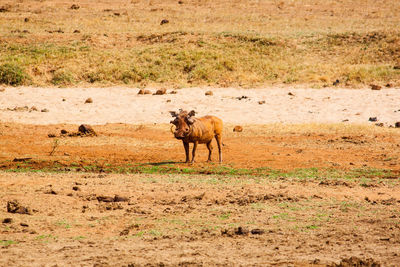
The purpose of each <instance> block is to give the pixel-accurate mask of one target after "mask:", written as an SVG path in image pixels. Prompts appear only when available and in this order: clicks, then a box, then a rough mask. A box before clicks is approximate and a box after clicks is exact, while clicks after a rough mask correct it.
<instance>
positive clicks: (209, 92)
mask: <svg viewBox="0 0 400 267" xmlns="http://www.w3.org/2000/svg"><path fill="white" fill-rule="evenodd" d="M205 95H210V96H211V95H214V93H213V91H207V92H206V93H205Z"/></svg>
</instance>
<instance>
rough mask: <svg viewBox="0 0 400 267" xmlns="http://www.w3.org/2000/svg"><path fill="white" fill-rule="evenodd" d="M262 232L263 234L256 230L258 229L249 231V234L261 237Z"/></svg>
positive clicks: (260, 230) (262, 231) (261, 231)
mask: <svg viewBox="0 0 400 267" xmlns="http://www.w3.org/2000/svg"><path fill="white" fill-rule="evenodd" d="M264 232H265V231H264V230H262V229H258V228H256V229H253V230H251V231H250V233H251V234H252V235H262V234H264Z"/></svg>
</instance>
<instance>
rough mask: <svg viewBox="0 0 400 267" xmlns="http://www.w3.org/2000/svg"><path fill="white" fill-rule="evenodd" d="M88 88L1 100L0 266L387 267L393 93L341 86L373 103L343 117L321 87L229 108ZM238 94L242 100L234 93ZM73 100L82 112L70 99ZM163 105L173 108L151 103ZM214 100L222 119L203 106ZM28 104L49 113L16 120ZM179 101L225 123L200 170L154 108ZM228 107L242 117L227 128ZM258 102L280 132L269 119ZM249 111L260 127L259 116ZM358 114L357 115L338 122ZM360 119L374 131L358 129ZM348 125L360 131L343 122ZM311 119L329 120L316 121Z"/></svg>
mask: <svg viewBox="0 0 400 267" xmlns="http://www.w3.org/2000/svg"><path fill="white" fill-rule="evenodd" d="M28 89H31V90H32V94H28V93H27V90H28ZM48 90H50V89H48ZM99 90H100V91H101V89H97V90H95V89H91V90H87V91H85V90H84V91H82V93H81V94H79V93H78V91H79V89H65V91H63V89H54V91H46V90H42V91H41V89H39V88H18V89H16V88H7V89H6V90H5V91H4V92H2V96H3V98H2V99H1V107H0V109H1V111H0V115H1V117H0V118H1V122H0V168H1V172H0V247H1V248H0V251H1V255H2V257H1V258H0V265H1V266H28V265H29V266H43V265H44V266H55V265H57V266H77V265H81V266H145V265H146V266H176V265H181V266H200V265H206V266H210V265H220V266H227V265H231V266H238V265H242V266H248V265H252V266H266V265H267V266H269V265H279V266H288V265H289V266H311V265H312V266H355V265H357V264H358V265H357V266H378V265H377V264H382V265H383V266H396V265H397V263H398V262H399V261H400V254H399V251H400V245H399V244H400V236H399V216H400V210H399V205H400V185H399V176H400V162H399V160H400V149H399V146H400V131H399V129H398V128H390V127H389V125H392V124H393V123H394V121H395V120H396V119H397V118H396V115H397V114H398V113H397V112H394V111H396V104H397V103H396V102H395V98H396V97H397V94H398V91H397V89H390V90H388V91H383V90H382V91H379V92H372V91H370V90H359V91H351V90H348V91H343V94H344V95H346V94H348V95H347V96H349V95H352V96H353V98H352V99H355V95H356V94H358V95H359V98H358V99H357V100H358V101H359V102H358V103H363V101H372V100H377V99H379V101H380V102H379V101H376V102H375V103H374V104H372V105H371V109H368V108H367V107H366V106H363V107H360V108H359V109H357V108H355V106H354V105H355V104H354V103H353V102H352V101H345V100H346V97H342V96H341V94H339V92H337V91H335V90H326V91H315V90H314V91H312V90H311V91H310V89H308V90H307V89H299V90H295V89H291V90H288V89H271V90H260V91H257V90H248V91H241V90H237V91H234V90H233V89H232V91H229V90H227V91H226V92H227V94H228V93H229V95H230V98H224V96H223V95H224V93H223V92H222V91H219V90H215V94H214V96H212V97H206V96H204V90H200V89H196V90H197V91H196V90H193V91H191V89H187V91H186V90H179V91H178V94H177V95H164V96H152V95H147V96H138V95H136V90H134V91H133V89H122V88H113V89H107V90H105V91H103V92H98V91H99ZM129 90H130V91H129ZM289 91H290V92H291V93H292V94H293V95H292V96H290V95H288V92H289ZM87 92H90V94H87ZM121 92H126V93H127V95H123V94H122V93H121ZM233 92H235V94H234V93H233ZM257 92H258V94H257ZM313 92H315V94H314V93H313ZM61 93H62V94H61ZM118 93H121V95H120V97H119V98H118V97H117V95H118ZM244 93H246V95H248V96H249V98H244V99H241V100H238V99H237V98H236V97H237V96H241V95H244ZM102 94H103V95H102ZM193 94H197V95H198V97H193ZM101 95H102V97H100V96H101ZM266 95H268V96H266ZM306 95H310V97H309V98H311V99H307V98H306ZM28 96H29V97H28ZM107 96H108V101H107ZM121 96H124V97H121ZM178 96H180V97H178ZM361 96H364V97H361ZM64 97H65V99H66V101H62V98H64ZM87 97H92V100H93V103H88V104H85V103H84V102H85V99H86V98H87ZM326 97H329V99H327V100H329V105H327V104H324V103H325V102H324V101H323V99H324V98H326ZM166 98H168V99H169V98H171V100H172V101H174V102H173V103H174V104H171V106H163V105H164V104H163V103H164V102H165V101H166ZM115 99H120V100H121V101H122V102H121V104H120V105H118V103H116V101H115ZM221 99H222V100H223V101H226V107H225V109H223V105H220V106H218V105H216V106H215V107H213V108H209V109H206V108H204V107H206V103H207V101H209V103H211V102H212V103H218V102H219V101H222V100H221ZM259 99H265V100H266V104H263V105H259V104H258V101H259ZM285 99H286V100H285ZM296 100H297V101H296ZM243 101H244V102H243ZM308 101H310V102H311V103H312V104H311V105H310V104H309V103H308ZM64 102H68V105H65V106H64V107H63V106H62V105H64V104H63V103H64ZM129 102H133V103H134V105H133V107H131V106H129V105H128V103H129ZM354 102H355V103H356V102H357V101H354ZM285 103H286V108H285V109H283V107H284V106H285ZM168 104H170V103H168ZM25 105H26V106H28V110H27V109H26V108H24V106H25ZM32 105H36V106H38V107H37V108H38V109H39V110H40V109H42V108H47V109H49V112H40V111H31V112H30V111H29V109H31V106H32ZM181 105H182V106H183V107H184V108H185V107H189V106H193V107H195V108H196V109H198V110H200V111H201V112H206V111H209V112H210V114H213V113H216V114H218V115H219V116H221V117H222V118H223V119H224V120H225V121H226V123H225V126H224V135H223V143H224V147H223V155H224V163H223V164H222V165H219V164H217V163H206V162H205V161H206V157H207V151H206V148H205V146H204V145H201V146H199V149H198V153H197V162H196V164H194V165H188V164H185V163H183V159H184V151H183V147H182V144H181V143H180V142H178V141H177V140H175V139H174V138H173V137H172V134H171V133H170V129H169V128H170V125H169V124H168V121H169V120H170V118H169V115H168V113H167V111H168V110H170V109H175V110H176V109H178V108H179V107H180V106H181ZM185 105H186V106H185ZM274 105H275V106H274ZM324 105H325V107H326V108H327V109H330V110H331V113H329V114H327V113H322V112H320V114H319V115H317V114H316V115H315V117H311V118H314V119H315V120H312V119H308V118H310V117H307V116H305V117H303V115H306V114H311V113H308V112H304V111H305V110H308V109H313V110H314V111H316V110H320V111H322V110H324ZM335 105H336V106H335ZM380 105H381V106H380ZM15 107H17V108H16V109H15ZM18 107H22V108H18ZM135 107H136V109H135ZM138 107H140V108H138ZM235 107H236V108H238V107H244V109H241V111H242V114H243V116H242V117H241V118H239V117H238V116H237V115H235V114H236V113H234V112H233V111H235ZM273 107H275V108H277V110H281V113H280V119H282V118H284V121H283V122H284V123H278V122H277V117H276V116H275V115H274V114H278V113H273V112H272V111H273V109H274V108H273ZM344 107H346V108H347V109H346V108H344ZM385 107H386V108H385ZM143 108H146V109H143ZM260 108H263V109H265V112H267V113H268V112H271V116H270V117H268V116H265V117H263V116H264V115H263V113H262V112H260V110H259V109H260ZM344 109H346V110H344ZM111 110H113V111H114V112H115V114H112V113H111ZM294 110H297V112H294ZM301 110H303V112H302V111H301ZM335 110H336V111H337V112H334V111H335ZM156 111H158V112H156ZM231 111H232V112H231ZM357 111H360V112H361V114H362V115H352V114H354V113H357ZM123 113H126V114H130V115H131V117H124V118H126V121H124V122H129V123H117V122H118V121H117V120H116V117H117V116H116V114H123ZM372 113H373V114H374V115H376V114H377V115H376V116H378V118H379V119H378V122H385V123H384V126H383V127H378V126H376V125H375V123H376V122H368V119H366V118H367V117H368V116H370V115H369V114H372ZM77 114H78V115H77ZM79 114H80V115H79ZM296 114H297V116H296ZM323 114H326V115H323ZM235 116H237V117H235ZM308 116H311V115H308ZM318 116H319V117H318ZM357 116H361V117H363V119H362V120H359V122H362V123H360V124H357V123H354V122H358V121H357V118H358V117H357ZM146 117H147V118H149V120H148V121H147V122H143V120H144V118H146ZM52 118H53V119H54V120H52ZM91 118H93V119H92V120H91ZM128 118H129V119H128ZM243 118H246V119H249V123H247V124H242V123H241V125H242V126H243V129H244V130H243V132H233V131H232V129H233V127H234V126H235V125H236V124H233V122H234V121H235V119H237V120H238V121H240V122H244V120H241V119H243ZM259 118H262V120H260V119H259ZM343 118H349V121H345V122H342V119H343ZM46 119H47V121H46ZM268 119H270V121H269V120H268ZM85 120H89V121H90V122H91V123H92V122H93V123H94V124H93V128H94V130H95V131H96V132H97V135H96V136H83V137H81V136H75V135H74V132H76V131H77V130H78V126H79V124H80V123H83V122H86V121H85ZM151 120H154V121H151ZM324 120H325V121H326V122H330V123H319V122H321V121H324ZM154 122H156V123H154ZM271 122H275V123H271ZM288 122H297V124H291V123H288ZM299 122H303V123H299ZM305 122H308V123H305ZM54 123H57V124H54ZM61 130H65V131H66V132H67V133H66V134H64V135H62V134H61ZM69 134H71V135H72V136H69ZM214 146H215V145H214ZM215 158H216V154H214V159H215ZM59 172H61V173H59ZM374 264H375V265H374Z"/></svg>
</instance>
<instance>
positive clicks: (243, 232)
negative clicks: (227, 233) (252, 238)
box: [235, 226, 249, 235]
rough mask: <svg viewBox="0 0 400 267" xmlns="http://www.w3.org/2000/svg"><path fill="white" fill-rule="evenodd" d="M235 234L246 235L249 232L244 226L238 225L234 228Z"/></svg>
mask: <svg viewBox="0 0 400 267" xmlns="http://www.w3.org/2000/svg"><path fill="white" fill-rule="evenodd" d="M235 234H237V235H248V234H249V230H247V229H246V228H244V227H241V226H239V227H238V228H237V229H236V230H235Z"/></svg>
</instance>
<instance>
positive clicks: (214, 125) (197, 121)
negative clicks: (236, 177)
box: [170, 109, 222, 163]
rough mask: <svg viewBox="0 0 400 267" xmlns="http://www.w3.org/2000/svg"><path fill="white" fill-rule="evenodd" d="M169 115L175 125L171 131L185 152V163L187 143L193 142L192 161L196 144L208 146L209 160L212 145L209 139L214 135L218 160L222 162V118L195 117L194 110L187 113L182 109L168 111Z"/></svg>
mask: <svg viewBox="0 0 400 267" xmlns="http://www.w3.org/2000/svg"><path fill="white" fill-rule="evenodd" d="M170 113H171V116H172V117H174V118H175V119H174V120H172V121H171V123H172V124H174V125H175V126H176V129H175V131H174V132H173V131H172V128H173V126H172V127H171V132H173V134H174V136H175V138H176V139H179V140H182V142H183V146H184V148H185V153H186V163H188V162H189V143H193V151H192V163H193V162H194V158H195V155H196V148H197V144H206V145H207V148H208V160H207V161H211V152H212V149H213V147H212V145H211V141H212V139H213V138H214V137H215V140H217V145H218V152H219V162H220V163H221V162H222V147H221V146H222V141H221V136H222V120H221V119H219V118H217V117H215V116H204V117H201V118H195V117H194V115H195V113H196V112H195V111H194V110H192V111H190V112H189V113H188V112H187V111H184V110H182V109H180V110H179V113H176V112H175V111H170Z"/></svg>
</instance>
